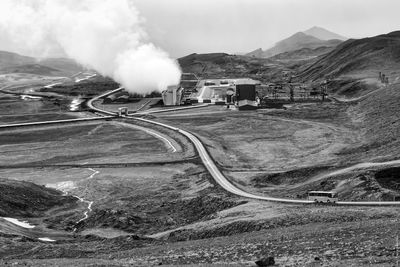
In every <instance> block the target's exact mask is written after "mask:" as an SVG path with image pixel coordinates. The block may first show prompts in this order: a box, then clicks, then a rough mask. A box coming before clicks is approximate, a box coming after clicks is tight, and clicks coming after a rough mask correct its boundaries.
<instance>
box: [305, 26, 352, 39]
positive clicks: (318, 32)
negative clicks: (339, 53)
mask: <svg viewBox="0 0 400 267" xmlns="http://www.w3.org/2000/svg"><path fill="white" fill-rule="evenodd" d="M303 33H304V34H307V35H311V36H313V37H315V38H318V39H320V40H325V41H326V40H332V39H338V40H342V41H344V40H347V39H348V38H346V37H344V36H342V35H339V34H337V33H334V32H331V31H328V30H327V29H324V28H322V27H319V26H313V27H311V28H310V29H308V30H306V31H303Z"/></svg>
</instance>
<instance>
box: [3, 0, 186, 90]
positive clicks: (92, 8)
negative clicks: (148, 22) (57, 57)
mask: <svg viewBox="0 0 400 267" xmlns="http://www.w3.org/2000/svg"><path fill="white" fill-rule="evenodd" d="M0 36H1V39H0V48H2V49H7V48H9V50H13V51H15V52H19V53H23V54H26V55H31V56H36V57H38V56H39V57H46V56H48V55H51V54H54V53H57V52H58V53H60V52H62V53H64V54H65V55H66V56H68V57H70V58H73V59H75V60H76V61H77V62H79V63H80V64H82V65H84V66H87V67H90V68H93V69H95V70H96V71H98V72H99V73H101V74H102V75H104V76H108V77H111V78H113V79H114V80H115V81H117V82H119V83H121V84H122V85H123V86H124V87H125V88H126V89H128V90H129V91H131V92H135V93H147V92H150V91H153V90H159V91H162V90H163V89H165V88H166V87H167V86H168V85H172V84H177V83H178V82H179V79H180V74H181V71H180V68H179V66H178V64H177V63H176V61H175V60H173V59H171V58H170V57H169V56H168V54H167V53H166V52H164V51H163V50H161V49H160V48H157V47H156V46H154V45H153V44H151V43H150V42H148V36H147V34H146V32H145V30H144V28H143V19H142V18H141V17H140V14H139V12H138V10H137V9H136V8H135V7H134V6H133V4H132V2H131V1H130V0H100V1H99V0H1V1H0Z"/></svg>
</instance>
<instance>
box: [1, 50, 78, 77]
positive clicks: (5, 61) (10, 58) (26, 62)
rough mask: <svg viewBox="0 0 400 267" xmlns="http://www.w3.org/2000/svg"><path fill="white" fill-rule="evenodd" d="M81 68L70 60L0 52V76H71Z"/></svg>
mask: <svg viewBox="0 0 400 267" xmlns="http://www.w3.org/2000/svg"><path fill="white" fill-rule="evenodd" d="M82 70H83V67H82V66H80V65H79V64H77V63H76V62H75V61H74V60H72V59H67V58H44V59H36V58H33V57H27V56H22V55H19V54H17V53H11V52H7V51H0V74H8V73H29V74H36V75H43V76H61V75H72V74H74V73H77V72H80V71H82Z"/></svg>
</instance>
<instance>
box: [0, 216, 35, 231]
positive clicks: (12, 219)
mask: <svg viewBox="0 0 400 267" xmlns="http://www.w3.org/2000/svg"><path fill="white" fill-rule="evenodd" d="M2 218H3V219H4V220H6V221H8V222H10V223H13V224H15V225H18V226H21V227H23V228H27V229H32V228H35V226H34V225H32V224H29V223H28V222H26V221H25V222H22V221H19V220H18V219H14V218H9V217H2Z"/></svg>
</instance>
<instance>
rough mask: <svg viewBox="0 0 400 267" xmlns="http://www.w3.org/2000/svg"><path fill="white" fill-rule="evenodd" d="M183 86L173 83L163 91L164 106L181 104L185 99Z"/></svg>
mask: <svg viewBox="0 0 400 267" xmlns="http://www.w3.org/2000/svg"><path fill="white" fill-rule="evenodd" d="M183 90H184V89H183V87H181V86H179V85H171V86H168V87H167V90H165V91H163V92H162V93H161V95H162V99H163V102H164V106H179V105H180V104H181V103H182V99H183Z"/></svg>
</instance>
